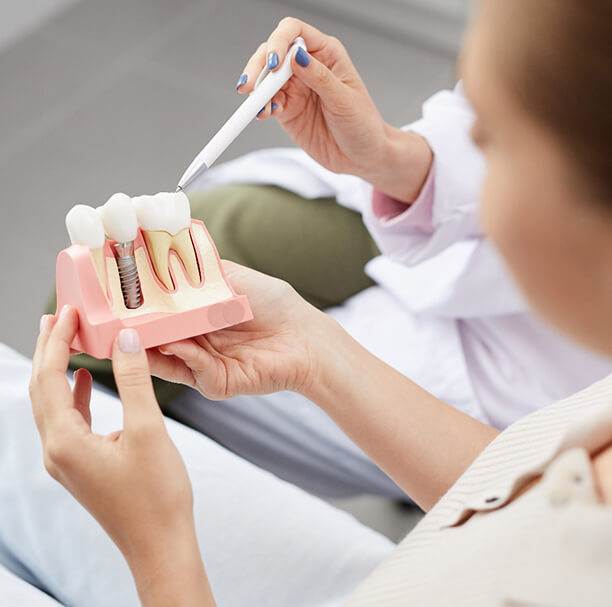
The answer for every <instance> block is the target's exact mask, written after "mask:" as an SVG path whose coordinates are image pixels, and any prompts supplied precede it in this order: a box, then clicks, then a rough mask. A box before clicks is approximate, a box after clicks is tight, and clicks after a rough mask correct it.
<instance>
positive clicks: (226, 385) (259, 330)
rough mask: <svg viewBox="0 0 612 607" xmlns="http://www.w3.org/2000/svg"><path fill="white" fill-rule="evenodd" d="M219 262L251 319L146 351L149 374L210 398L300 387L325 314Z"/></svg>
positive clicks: (280, 285)
mask: <svg viewBox="0 0 612 607" xmlns="http://www.w3.org/2000/svg"><path fill="white" fill-rule="evenodd" d="M222 263H223V269H224V271H225V273H226V276H227V277H228V280H229V281H230V283H231V284H232V286H233V288H234V289H235V290H236V291H237V292H238V293H246V294H248V297H249V303H250V305H251V308H252V310H253V315H254V319H253V320H250V321H248V322H245V323H242V324H240V325H236V326H234V327H230V328H228V329H223V330H221V331H216V332H214V333H208V334H206V335H202V336H199V337H195V338H193V339H186V340H183V341H179V342H175V343H172V344H167V345H165V346H161V347H160V348H159V349H158V350H155V349H152V350H149V353H148V354H149V364H150V367H151V372H152V373H153V375H156V376H158V377H161V378H162V379H166V380H168V381H173V382H176V383H183V384H186V385H188V386H191V387H193V388H196V389H197V390H199V391H200V392H201V393H202V394H203V395H204V396H205V397H207V398H210V399H212V400H223V399H226V398H230V397H232V396H235V395H238V394H268V393H270V392H277V391H280V390H294V391H301V390H304V389H305V387H306V385H307V383H308V382H309V381H310V377H311V376H312V375H313V373H314V372H315V371H314V369H313V367H314V363H315V359H314V357H313V356H312V348H313V344H317V343H320V342H322V341H324V340H325V336H324V327H325V325H326V323H328V322H329V319H328V317H327V316H326V315H324V314H323V313H322V312H319V311H318V310H317V309H316V308H314V307H312V306H311V305H310V304H308V303H307V302H306V301H304V300H303V299H302V298H301V297H300V296H299V295H298V294H297V293H296V292H295V290H294V289H293V288H292V287H291V286H290V285H289V284H287V283H286V282H284V281H282V280H279V279H277V278H272V277H271V276H266V275H265V274H261V273H260V272H257V271H255V270H251V269H249V268H245V267H243V266H240V265H238V264H235V263H232V262H230V261H223V262H222Z"/></svg>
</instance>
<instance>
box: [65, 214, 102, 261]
mask: <svg viewBox="0 0 612 607" xmlns="http://www.w3.org/2000/svg"><path fill="white" fill-rule="evenodd" d="M66 228H67V230H68V235H69V236H70V241H71V242H72V244H84V245H87V246H88V247H89V248H90V249H92V250H95V249H99V248H101V247H103V246H104V240H105V239H104V227H103V225H102V220H101V219H100V216H99V215H98V213H97V212H96V210H95V209H94V208H93V207H90V206H87V205H86V204H77V205H76V206H74V207H72V208H71V209H70V211H68V214H67V215H66Z"/></svg>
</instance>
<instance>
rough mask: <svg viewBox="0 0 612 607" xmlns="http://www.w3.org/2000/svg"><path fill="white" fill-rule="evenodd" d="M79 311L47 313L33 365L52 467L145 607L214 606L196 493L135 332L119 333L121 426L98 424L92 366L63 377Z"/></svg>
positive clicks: (36, 403) (39, 420) (36, 407)
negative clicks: (107, 429) (100, 427)
mask: <svg viewBox="0 0 612 607" xmlns="http://www.w3.org/2000/svg"><path fill="white" fill-rule="evenodd" d="M77 329H78V315H77V313H76V311H75V310H74V309H71V308H65V309H64V310H62V312H61V314H60V316H59V319H58V320H57V321H56V319H55V318H54V317H52V316H45V317H43V319H42V320H41V333H40V336H39V339H38V342H37V346H36V352H35V354H34V359H33V363H32V380H31V382H30V395H31V400H32V406H33V411H34V418H35V420H36V424H37V427H38V429H39V432H40V435H41V439H42V443H43V453H44V461H45V467H46V468H47V470H48V472H49V474H50V475H51V476H52V477H53V478H54V479H55V480H57V481H58V482H60V483H61V484H62V485H64V487H65V488H66V489H67V490H68V491H70V493H72V495H73V496H74V497H75V498H76V499H77V500H78V501H79V502H81V504H82V505H83V506H84V507H85V508H86V509H87V510H89V512H90V513H91V514H92V515H93V516H94V517H95V518H96V519H97V520H98V522H99V523H100V524H101V525H102V527H103V528H104V529H105V531H106V532H107V533H108V534H109V536H110V537H111V539H112V540H113V541H114V542H115V543H116V544H117V546H118V547H119V549H120V550H121V552H122V553H123V555H124V556H125V558H126V560H127V562H128V564H129V565H130V568H131V570H132V573H133V575H134V579H135V581H136V585H137V588H138V591H139V594H140V598H141V601H142V603H143V604H144V605H168V604H179V603H178V602H177V601H176V597H177V596H181V597H183V598H184V599H185V600H184V601H181V602H180V604H181V605H191V604H193V605H203V604H204V605H212V604H214V603H213V602H212V594H211V593H210V590H209V588H208V582H207V580H206V574H205V572H204V566H203V564H202V560H201V557H200V553H199V549H198V546H197V541H196V536H195V525H194V520H193V493H192V489H191V483H190V481H189V478H188V476H187V471H186V469H185V465H184V463H183V460H182V459H181V456H180V455H179V453H178V451H177V450H176V447H175V446H174V444H173V443H172V441H171V440H170V437H169V436H168V433H167V431H166V427H165V424H164V419H163V416H162V414H161V411H160V409H159V406H158V404H157V401H156V399H155V395H154V393H153V387H152V384H151V377H150V374H149V369H148V365H147V358H146V354H145V353H144V352H143V351H142V350H141V348H140V343H139V339H138V334H137V333H136V332H135V331H134V330H132V329H127V330H124V331H122V333H121V334H120V336H119V338H118V340H117V343H116V344H115V348H114V352H113V370H114V374H115V380H116V382H117V387H118V389H119V396H120V398H121V402H122V404H123V410H124V426H123V430H121V431H117V432H113V433H112V434H109V435H106V436H102V435H99V434H95V433H93V432H92V429H91V412H90V396H91V386H92V379H91V375H90V374H89V372H87V371H85V370H82V369H81V370H79V371H77V372H76V373H75V386H74V389H73V390H71V388H70V384H69V383H68V380H67V377H66V369H67V366H68V360H69V356H70V343H71V342H72V339H73V338H74V336H75V334H76V331H77Z"/></svg>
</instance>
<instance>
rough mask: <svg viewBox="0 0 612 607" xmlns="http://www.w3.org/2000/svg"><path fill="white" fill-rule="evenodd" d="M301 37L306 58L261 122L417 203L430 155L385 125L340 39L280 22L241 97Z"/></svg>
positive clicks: (332, 166)
mask: <svg viewBox="0 0 612 607" xmlns="http://www.w3.org/2000/svg"><path fill="white" fill-rule="evenodd" d="M298 36H301V37H302V38H303V39H304V40H305V42H306V46H307V48H308V51H309V52H308V53H306V52H305V51H303V50H302V49H300V50H298V52H297V53H296V54H295V56H294V58H293V77H292V78H291V79H289V81H288V82H287V84H286V85H285V86H284V87H283V88H282V89H281V90H280V91H279V92H278V93H277V94H276V95H275V96H274V98H273V99H272V102H271V103H270V104H268V105H267V106H266V107H265V108H264V110H263V111H262V112H261V113H260V114H259V116H258V118H259V120H265V119H266V118H268V117H269V116H270V115H274V116H275V117H276V118H277V119H278V122H279V124H280V125H281V126H282V127H283V129H284V130H285V131H286V133H287V134H288V135H289V136H290V137H291V139H292V140H293V141H294V142H295V143H296V144H297V145H298V146H300V147H301V148H302V149H303V150H305V151H306V152H307V153H308V154H309V155H310V156H312V157H313V158H314V159H315V160H316V161H317V162H319V163H320V164H322V165H323V166H324V167H326V168H327V169H329V170H331V171H334V172H336V173H350V174H353V175H357V176H359V177H361V178H363V179H365V180H366V181H368V182H370V183H372V184H373V185H374V187H376V188H377V189H379V190H380V191H382V192H384V193H386V194H388V195H390V196H393V197H394V198H396V199H398V200H401V201H404V202H412V201H413V200H414V199H415V198H416V197H417V195H418V193H419V191H420V189H421V187H422V185H423V183H424V181H425V179H426V177H427V174H428V172H429V167H430V165H431V160H432V152H431V149H430V148H429V145H428V144H427V142H426V141H425V140H424V139H423V138H422V137H420V136H419V135H417V134H415V133H412V132H404V131H401V130H399V129H397V128H393V127H391V126H390V125H388V124H387V123H386V122H385V121H384V120H383V119H382V117H381V115H380V113H379V112H378V110H377V109H376V106H375V105H374V102H373V101H372V99H371V97H370V95H369V94H368V91H367V89H366V87H365V84H364V83H363V80H362V79H361V77H360V76H359V73H358V72H357V70H356V69H355V67H354V65H353V64H352V62H351V60H350V57H349V55H348V53H347V51H346V49H345V48H344V46H343V45H342V43H341V42H340V41H339V40H338V39H336V38H334V37H332V36H327V35H325V34H323V33H322V32H320V31H318V30H317V29H316V28H314V27H313V26H311V25H308V24H307V23H304V22H302V21H299V20H298V19H293V18H290V17H289V18H285V19H283V20H282V21H281V22H280V23H279V24H278V27H277V28H276V29H275V30H274V31H273V32H272V34H271V35H270V37H269V38H268V40H267V41H266V42H264V43H263V44H261V45H260V46H259V48H258V49H257V51H256V52H255V54H254V55H253V56H252V57H251V58H250V60H249V62H248V63H247V65H246V67H245V69H244V73H243V75H242V76H241V77H240V79H239V80H238V86H237V88H238V91H239V92H240V93H250V92H252V91H253V88H254V85H255V81H256V79H257V75H258V74H259V72H260V71H261V70H262V68H263V67H264V66H266V65H267V67H268V69H270V70H272V71H274V70H275V69H278V66H280V65H281V64H282V62H283V60H284V58H285V55H286V53H287V49H288V48H289V47H290V46H291V44H292V43H293V41H294V40H295V38H296V37H298ZM273 108H274V109H273ZM398 176H401V177H402V179H398Z"/></svg>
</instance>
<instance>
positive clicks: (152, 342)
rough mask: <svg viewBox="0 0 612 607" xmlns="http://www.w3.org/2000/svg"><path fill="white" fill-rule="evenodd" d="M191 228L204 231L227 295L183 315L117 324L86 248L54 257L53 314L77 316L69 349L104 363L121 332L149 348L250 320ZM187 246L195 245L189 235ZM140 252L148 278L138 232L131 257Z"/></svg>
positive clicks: (107, 250) (108, 252)
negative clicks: (66, 310) (133, 333)
mask: <svg viewBox="0 0 612 607" xmlns="http://www.w3.org/2000/svg"><path fill="white" fill-rule="evenodd" d="M193 224H198V225H200V226H201V227H202V229H203V230H204V234H205V235H206V237H207V238H208V240H209V241H210V244H211V246H212V248H213V250H214V252H215V256H216V263H217V264H219V268H220V270H221V275H222V277H223V280H224V281H225V283H226V284H227V286H228V288H229V290H230V292H231V294H232V295H231V297H229V298H228V299H224V300H223V301H219V302H217V303H213V304H208V305H202V306H201V307H198V308H195V309H188V310H185V311H183V312H177V313H167V312H163V311H159V312H153V313H148V314H142V315H139V316H133V317H128V318H123V319H120V318H118V317H117V316H116V315H115V314H114V312H113V309H112V303H111V294H110V290H109V291H108V292H105V291H104V289H103V288H102V284H101V283H100V280H99V279H98V274H97V272H96V268H95V265H94V262H93V258H92V256H91V253H90V250H89V248H88V247H86V246H84V245H72V246H70V247H68V248H67V249H64V250H63V251H61V252H60V253H59V255H58V257H57V268H56V278H57V310H58V311H59V310H61V309H62V307H63V306H64V305H66V304H69V305H71V306H74V307H75V308H76V309H77V310H78V313H79V331H78V334H77V335H76V337H75V338H74V341H73V342H72V348H73V349H74V350H75V351H77V352H83V353H85V354H90V355H91V356H93V357H95V358H100V359H103V358H110V356H111V354H112V348H113V342H114V340H115V338H116V336H117V334H118V333H119V331H120V330H121V329H123V328H128V327H129V328H133V329H136V330H137V331H138V334H139V336H140V340H141V343H142V345H143V347H144V348H153V347H156V346H161V345H162V344H166V343H170V342H173V341H178V340H180V339H187V338H189V337H194V336H196V335H202V334H204V333H210V332H211V331H217V330H219V329H223V328H226V327H230V326H232V325H236V324H239V323H241V322H245V321H247V320H251V319H252V318H253V314H252V312H251V308H250V306H249V302H248V300H247V297H246V295H237V294H236V292H235V291H234V290H233V289H232V286H231V285H230V283H229V281H228V280H227V277H226V276H225V273H224V272H223V268H222V266H221V262H220V259H219V254H218V253H217V249H216V247H215V245H214V243H213V241H212V239H211V237H210V235H209V234H208V232H207V230H206V228H205V226H204V224H203V223H202V222H201V221H196V220H192V230H193ZM192 242H194V243H195V241H194V239H193V232H192ZM140 248H144V251H145V253H146V258H147V262H148V264H149V269H150V271H151V273H152V274H153V276H156V275H155V271H154V269H153V265H152V263H151V259H150V257H149V253H148V250H147V247H146V246H145V243H144V238H143V236H142V233H141V231H140V230H139V231H138V237H137V238H136V240H135V241H134V249H135V252H136V251H137V250H138V249H140ZM195 250H196V256H197V258H198V264H199V267H200V273H201V275H202V277H203V281H202V284H200V286H198V287H197V289H201V290H202V292H204V291H205V290H206V276H205V272H204V270H203V264H202V256H201V252H200V251H199V250H198V247H197V246H195ZM104 255H105V259H106V258H109V257H110V258H113V259H114V254H113V250H112V243H111V242H109V241H107V242H106V244H105V246H104ZM156 282H157V285H158V287H159V288H160V290H161V291H163V292H166V293H168V291H167V290H166V289H165V287H164V286H163V285H162V283H161V282H159V281H156Z"/></svg>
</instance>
